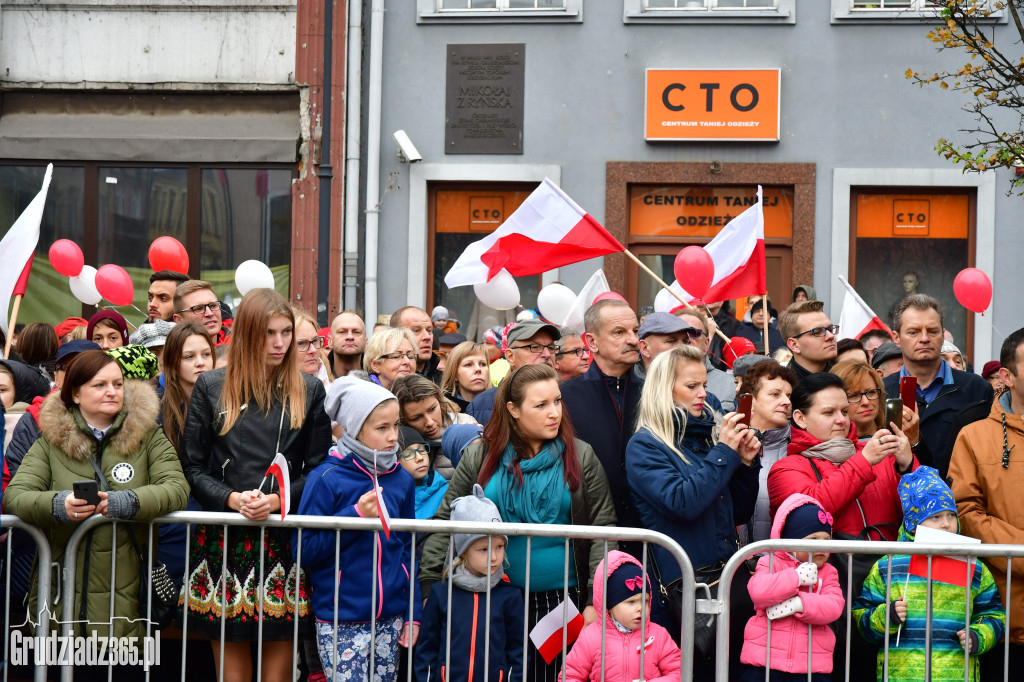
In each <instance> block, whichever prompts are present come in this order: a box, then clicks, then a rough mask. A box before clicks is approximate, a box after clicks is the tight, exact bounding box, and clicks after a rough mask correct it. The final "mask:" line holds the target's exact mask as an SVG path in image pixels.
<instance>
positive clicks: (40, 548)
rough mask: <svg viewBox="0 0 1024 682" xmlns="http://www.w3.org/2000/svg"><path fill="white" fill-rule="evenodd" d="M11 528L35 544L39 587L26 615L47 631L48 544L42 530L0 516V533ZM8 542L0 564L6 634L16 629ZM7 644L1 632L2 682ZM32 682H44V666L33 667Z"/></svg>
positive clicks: (6, 665)
mask: <svg viewBox="0 0 1024 682" xmlns="http://www.w3.org/2000/svg"><path fill="white" fill-rule="evenodd" d="M12 529H13V530H15V531H21V532H24V533H26V534H28V536H29V537H30V538H32V540H33V542H35V545H36V564H37V565H38V566H39V567H40V569H39V571H38V572H37V576H36V584H37V585H38V588H39V598H38V600H37V602H36V612H35V614H28V615H29V617H28V619H29V620H30V621H32V624H34V625H36V626H37V627H38V628H39V631H40V632H48V631H49V629H50V613H51V608H50V600H49V594H50V582H51V581H50V574H51V570H52V569H51V565H52V563H53V562H52V556H51V554H50V543H49V540H48V539H47V537H46V535H45V534H44V533H43V531H41V530H39V529H38V528H36V527H35V526H32V525H29V524H27V523H25V522H24V521H22V520H21V519H20V518H18V517H17V516H13V515H11V514H3V515H0V532H5V533H6V532H8V531H9V530H12ZM12 540H13V536H11V535H8V537H7V546H6V552H5V554H6V556H5V558H4V562H5V564H6V565H7V566H8V570H7V571H6V576H5V580H4V593H5V594H6V595H7V596H8V598H7V599H5V600H4V623H5V624H6V626H7V629H8V632H9V631H10V629H11V628H12V627H13V626H17V625H18V624H17V623H14V624H12V623H11V603H10V598H9V597H10V594H11V572H10V570H9V567H10V565H11V557H12V552H13V542H12ZM44 567H45V568H44ZM10 642H11V638H10V637H9V636H8V633H7V632H5V633H4V643H3V660H4V674H3V680H4V682H7V677H8V673H9V672H10V664H9V662H10V660H11V656H10V653H11V652H10ZM35 681H36V682H46V666H45V665H41V666H37V667H36V669H35Z"/></svg>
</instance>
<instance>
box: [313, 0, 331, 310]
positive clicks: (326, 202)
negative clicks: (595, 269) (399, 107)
mask: <svg viewBox="0 0 1024 682" xmlns="http://www.w3.org/2000/svg"><path fill="white" fill-rule="evenodd" d="M333 61H334V0H324V62H323V65H324V82H323V90H321V94H322V95H323V105H322V106H321V107H320V115H321V116H322V117H323V132H322V133H321V137H320V165H319V166H317V171H316V176H317V177H318V178H319V179H320V184H319V187H318V188H317V189H318V191H319V192H320V218H319V220H318V225H317V228H318V230H317V231H318V232H319V234H318V235H317V268H316V319H317V324H318V325H319V326H321V327H324V326H326V325H327V324H328V323H329V322H330V321H329V320H328V319H327V301H328V299H329V297H330V291H331V286H330V283H331V180H332V179H333V178H334V169H333V168H332V167H331V63H332V62H333Z"/></svg>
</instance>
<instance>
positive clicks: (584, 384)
mask: <svg viewBox="0 0 1024 682" xmlns="http://www.w3.org/2000/svg"><path fill="white" fill-rule="evenodd" d="M650 318H651V315H648V316H647V319H650ZM583 326H584V328H585V329H586V332H585V333H584V336H583V340H584V342H585V343H586V344H587V347H588V348H590V350H591V352H592V354H593V359H592V360H591V363H590V368H589V369H588V370H587V373H586V374H583V375H582V376H578V377H576V378H575V379H570V380H569V381H566V382H565V383H564V384H562V402H563V404H564V405H565V409H566V410H568V411H569V416H570V417H571V418H572V424H573V426H574V427H575V429H576V435H577V437H579V439H580V440H583V441H586V442H587V443H589V444H590V445H591V447H593V448H594V452H595V453H597V458H598V459H599V460H600V461H601V465H602V466H603V467H604V471H605V474H606V475H607V477H608V485H609V487H610V488H611V492H612V501H613V502H614V503H615V514H616V516H617V517H618V521H619V525H620V526H627V527H631V528H639V527H641V523H640V515H639V514H638V513H637V511H636V506H635V505H634V503H633V499H632V497H631V496H630V492H629V486H628V485H626V467H625V462H624V459H623V458H624V456H625V453H626V443H628V442H629V438H630V436H632V435H633V427H634V425H635V424H636V412H637V407H638V405H639V403H640V392H641V391H642V390H643V385H644V384H643V379H641V378H640V376H638V375H637V374H636V373H635V372H634V371H633V365H635V364H637V363H638V362H639V361H640V339H639V338H637V332H638V331H639V328H640V325H639V324H638V323H637V319H636V313H635V312H633V309H632V308H630V307H629V305H628V304H626V302H625V301H616V300H604V301H598V302H597V303H595V304H594V305H592V306H590V307H589V308H587V312H586V313H585V314H584V315H583ZM632 549H634V550H635V549H637V548H636V547H633V548H632ZM635 556H639V554H636V555H635Z"/></svg>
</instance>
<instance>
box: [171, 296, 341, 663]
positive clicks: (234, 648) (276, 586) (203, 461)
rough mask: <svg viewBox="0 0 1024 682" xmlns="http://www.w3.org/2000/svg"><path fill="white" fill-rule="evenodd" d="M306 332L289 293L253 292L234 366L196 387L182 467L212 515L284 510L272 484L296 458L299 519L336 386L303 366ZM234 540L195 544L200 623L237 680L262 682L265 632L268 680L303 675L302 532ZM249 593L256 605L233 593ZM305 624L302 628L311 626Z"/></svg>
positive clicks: (259, 517)
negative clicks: (258, 667) (297, 666)
mask: <svg viewBox="0 0 1024 682" xmlns="http://www.w3.org/2000/svg"><path fill="white" fill-rule="evenodd" d="M294 329H295V318H294V314H293V313H292V308H291V306H290V305H289V304H288V301H287V300H285V298H284V297H283V296H282V295H281V294H279V293H277V292H276V291H274V290H272V289H253V290H252V291H250V292H249V293H247V294H246V295H245V298H243V299H242V303H241V305H239V306H238V310H237V312H236V314H235V321H234V324H233V325H232V333H231V348H230V350H229V351H228V353H229V362H228V366H227V368H225V369H217V370H213V371H211V372H204V373H203V374H202V375H200V376H199V379H198V380H197V381H196V385H195V388H194V389H193V391H192V399H191V402H190V404H189V409H188V417H187V418H186V421H185V434H184V437H183V438H182V442H181V444H182V458H183V460H184V468H185V475H186V476H187V477H188V479H189V483H191V485H192V493H193V495H195V497H196V499H197V500H198V501H199V503H200V504H201V505H202V506H203V509H205V510H206V511H216V512H226V511H235V512H238V513H240V514H241V515H242V516H243V517H244V518H245V519H248V520H250V521H264V520H266V519H267V518H268V517H269V516H270V514H272V513H273V514H276V513H278V512H279V511H280V510H281V502H282V499H281V495H280V491H279V490H276V489H275V485H276V484H275V483H274V481H273V477H271V479H270V483H269V487H267V484H266V483H265V482H263V481H264V474H265V473H266V471H267V468H268V467H269V466H270V463H271V462H272V461H273V459H274V456H275V454H276V453H281V454H283V455H284V457H285V459H286V460H287V461H288V468H289V472H290V479H291V490H290V491H289V494H288V501H289V505H290V507H291V511H293V512H294V511H295V509H296V508H297V507H298V499H299V497H300V496H301V495H302V489H303V487H304V485H305V482H306V475H307V474H308V473H309V472H310V471H311V470H312V469H313V468H315V467H316V466H317V465H318V464H320V462H322V461H323V460H324V457H325V456H326V454H327V450H328V448H329V447H330V446H331V433H330V420H329V419H328V417H327V413H326V412H325V411H324V397H325V392H324V387H323V384H321V383H320V382H319V381H317V380H316V379H315V378H314V377H311V376H309V375H308V374H303V373H302V372H299V371H298V370H297V369H296V363H295V352H296V350H295V343H294V341H293V334H294ZM224 532H225V531H224V527H223V526H199V527H197V528H196V529H195V531H194V532H193V533H192V535H191V546H190V553H189V565H188V571H187V580H186V583H185V591H184V594H183V600H184V602H185V608H187V609H188V626H189V628H190V629H192V630H193V631H197V632H199V633H201V634H206V635H208V636H210V637H212V638H214V639H215V640H219V644H218V643H215V644H214V647H213V650H214V657H215V658H216V659H217V661H218V664H219V665H220V666H222V667H223V677H222V678H221V679H222V680H226V681H227V682H243V681H244V682H248V681H249V680H250V679H251V678H252V651H251V645H252V643H254V642H255V641H256V639H257V636H258V634H259V632H260V631H262V635H261V636H262V640H263V650H262V652H261V655H262V678H263V679H264V680H269V681H272V682H284V680H288V679H290V678H291V674H292V667H293V661H292V636H293V632H294V627H295V619H300V622H304V621H306V619H307V616H308V614H309V598H308V594H309V593H308V588H307V587H306V585H305V580H304V579H302V580H300V578H299V571H298V566H297V565H296V563H295V562H294V560H293V559H292V552H291V531H290V530H289V529H286V528H272V529H261V528H259V527H241V528H235V527H231V528H229V529H228V530H227V535H228V536H227V537H224ZM225 549H226V555H225ZM240 590H245V591H246V594H247V596H246V598H244V599H242V598H238V599H231V598H224V595H222V594H221V591H226V592H227V594H228V595H233V594H237V593H238V591H240ZM250 590H251V592H250ZM282 595H284V596H282ZM303 625H304V626H305V627H300V630H302V631H305V630H306V629H308V625H309V624H308V623H303ZM222 627H223V628H224V634H223V636H222V635H221V628H222ZM222 651H223V657H222V656H221V652H222Z"/></svg>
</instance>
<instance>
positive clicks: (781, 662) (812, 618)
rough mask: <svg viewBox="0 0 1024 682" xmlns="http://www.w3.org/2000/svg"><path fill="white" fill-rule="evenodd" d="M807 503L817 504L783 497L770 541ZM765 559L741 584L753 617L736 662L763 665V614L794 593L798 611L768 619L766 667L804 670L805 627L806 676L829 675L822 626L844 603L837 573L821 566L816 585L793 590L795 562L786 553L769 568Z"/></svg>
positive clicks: (832, 639)
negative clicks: (800, 608)
mask: <svg viewBox="0 0 1024 682" xmlns="http://www.w3.org/2000/svg"><path fill="white" fill-rule="evenodd" d="M808 503H811V504H814V505H817V506H819V507H820V506H821V503H819V502H818V501H817V500H815V499H814V498H813V497H810V496H808V495H802V494H799V493H797V494H795V495H790V496H789V497H788V498H786V500H785V501H784V502H783V503H782V505H781V506H780V507H779V510H778V512H776V514H775V521H774V523H773V524H772V535H771V537H772V538H773V539H778V538H779V537H781V535H782V527H783V526H784V525H785V523H786V517H787V516H789V513H790V512H791V511H793V510H794V509H796V508H797V507H799V506H801V505H804V504H808ZM768 560H769V556H763V557H761V558H760V559H759V560H758V562H757V570H756V571H755V572H754V575H753V577H751V578H750V582H749V583H748V584H747V591H748V592H750V598H751V599H752V600H753V601H754V608H755V610H756V613H755V614H754V616H753V617H752V618H751V619H750V620H748V621H747V626H746V628H745V629H744V631H743V651H742V652H741V653H740V662H742V663H746V664H748V665H756V666H758V667H761V668H764V667H765V664H766V662H767V661H768V658H767V651H766V644H767V641H768V616H767V615H765V610H766V609H768V608H769V607H771V606H774V605H776V604H778V603H780V602H782V601H785V600H786V599H789V598H790V597H793V596H796V595H798V594H799V595H800V600H801V601H802V602H803V609H804V610H803V613H796V614H794V615H792V616H786V617H785V618H779V619H777V620H774V621H771V628H772V644H771V646H772V651H771V654H772V655H771V661H770V665H771V669H772V670H781V671H783V672H788V673H806V672H807V630H808V628H810V630H811V643H812V647H813V655H812V658H811V672H812V673H831V672H832V652H833V650H834V649H835V647H836V636H835V633H833V632H832V629H831V628H829V626H828V624H829V623H831V622H833V621H835V620H836V619H838V618H839V617H840V616H841V615H842V613H843V606H844V605H845V603H846V601H845V600H844V599H843V591H842V589H841V588H840V587H839V573H838V572H837V571H836V569H835V567H834V566H832V564H825V565H824V566H822V567H821V568H820V569H818V581H819V582H818V585H817V586H814V587H813V588H812V587H809V586H804V587H799V586H798V582H799V580H798V578H797V574H796V567H797V566H799V565H800V564H799V562H798V561H797V560H796V559H794V558H793V557H792V556H790V555H789V554H788V553H787V552H781V551H780V552H775V553H774V561H773V563H772V568H771V569H770V570H769V568H768Z"/></svg>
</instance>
